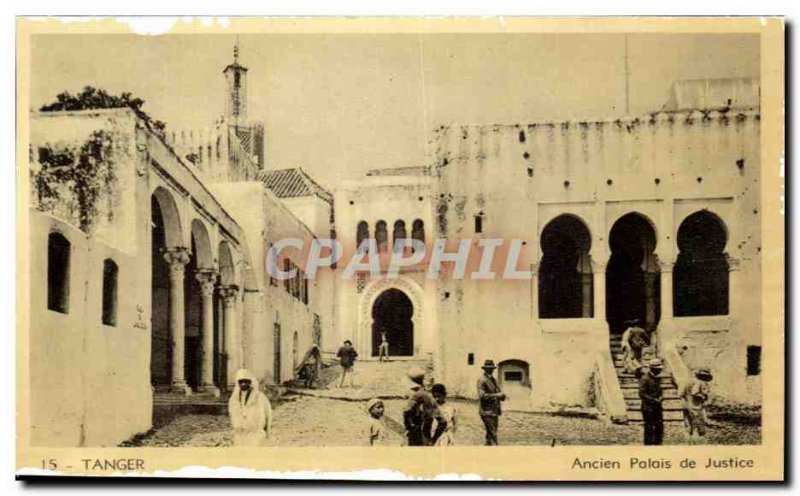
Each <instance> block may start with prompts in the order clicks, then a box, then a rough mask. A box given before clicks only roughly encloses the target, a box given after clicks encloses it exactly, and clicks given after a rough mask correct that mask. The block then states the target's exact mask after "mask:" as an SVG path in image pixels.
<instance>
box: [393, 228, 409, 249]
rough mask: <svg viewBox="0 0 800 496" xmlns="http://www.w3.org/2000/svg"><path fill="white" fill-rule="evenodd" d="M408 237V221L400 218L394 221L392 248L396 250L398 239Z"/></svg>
mask: <svg viewBox="0 0 800 496" xmlns="http://www.w3.org/2000/svg"><path fill="white" fill-rule="evenodd" d="M407 237H408V233H407V232H406V223H405V221H402V220H398V221H395V223H394V231H393V232H392V248H393V249H394V250H395V251H396V250H397V249H398V248H397V240H398V239H406V238H407Z"/></svg>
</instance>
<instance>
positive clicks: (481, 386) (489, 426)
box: [478, 360, 506, 446]
mask: <svg viewBox="0 0 800 496" xmlns="http://www.w3.org/2000/svg"><path fill="white" fill-rule="evenodd" d="M481 368H483V375H482V376H481V378H480V379H478V400H479V401H480V415H481V420H483V425H484V427H486V446H496V445H497V424H498V417H500V414H501V413H502V412H501V409H500V402H501V401H505V399H506V394H505V393H504V392H502V391H500V387H499V386H498V385H497V381H496V380H495V378H494V376H493V375H492V374H494V370H495V369H496V368H497V366H495V364H494V362H493V361H492V360H486V361H485V362H484V363H483V367H481Z"/></svg>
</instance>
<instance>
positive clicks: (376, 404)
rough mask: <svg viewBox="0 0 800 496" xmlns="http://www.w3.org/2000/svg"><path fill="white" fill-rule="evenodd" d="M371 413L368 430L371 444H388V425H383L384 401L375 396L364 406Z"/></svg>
mask: <svg viewBox="0 0 800 496" xmlns="http://www.w3.org/2000/svg"><path fill="white" fill-rule="evenodd" d="M364 409H365V410H366V411H367V413H369V429H368V431H367V434H368V438H369V445H370V446H375V445H381V444H386V427H385V426H384V425H383V410H384V407H383V401H381V400H379V399H377V398H373V399H371V400H369V401H368V402H367V405H366V407H365V408H364Z"/></svg>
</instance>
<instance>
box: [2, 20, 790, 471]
mask: <svg viewBox="0 0 800 496" xmlns="http://www.w3.org/2000/svg"><path fill="white" fill-rule="evenodd" d="M141 24H142V20H140V21H139V23H137V22H136V21H135V20H129V21H125V20H115V19H88V18H87V19H77V20H76V19H73V20H72V22H64V21H62V20H58V19H50V18H20V19H19V20H18V23H17V48H18V57H17V68H16V70H17V76H18V86H17V88H18V89H17V98H18V100H17V112H18V113H17V116H18V134H17V143H18V148H17V158H18V162H17V177H18V185H17V206H18V207H17V212H18V224H17V246H18V250H17V253H18V257H17V299H18V307H17V322H18V325H17V396H16V398H17V402H16V409H17V475H18V476H37V475H84V476H159V477H231V476H233V477H251V478H284V477H286V478H296V477H303V478H338V479H342V478H344V479H373V480H374V479H385V480H404V479H409V480H412V479H413V480H420V479H423V480H435V479H462V480H505V481H515V480H546V481H562V480H577V481H586V480H597V481H600V480H609V481H610V480H639V481H653V480H670V481H672V480H682V481H711V480H742V481H744V480H747V481H776V480H783V478H784V436H785V430H784V420H785V419H784V408H785V406H784V369H785V361H784V339H783V336H784V210H783V202H784V199H783V150H784V147H783V135H784V87H783V82H784V25H783V20H782V19H781V18H755V17H753V18H746V17H744V18H564V19H537V18H502V17H496V18H480V19H479V18H459V19H455V18H451V19H447V18H436V19H433V18H394V19H391V18H347V19H345V18H340V19H337V18H303V19H300V18H297V19H292V18H280V19H278V18H276V19H255V18H253V19H251V18H227V19H199V18H198V19H184V18H181V19H176V20H174V23H172V26H171V27H169V29H164V30H163V32H161V33H155V34H154V33H152V32H151V33H146V32H142V29H141ZM168 24H169V23H168ZM137 26H139V27H138V28H137Z"/></svg>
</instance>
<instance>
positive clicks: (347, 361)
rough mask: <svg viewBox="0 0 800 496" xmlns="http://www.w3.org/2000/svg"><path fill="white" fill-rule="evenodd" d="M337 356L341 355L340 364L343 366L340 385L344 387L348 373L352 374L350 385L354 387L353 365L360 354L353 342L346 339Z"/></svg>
mask: <svg viewBox="0 0 800 496" xmlns="http://www.w3.org/2000/svg"><path fill="white" fill-rule="evenodd" d="M336 356H337V357H339V365H341V366H342V380H341V381H339V387H340V388H341V387H344V379H345V377H347V376H348V375H349V376H350V387H353V386H354V384H353V365H354V364H355V363H356V357H357V356H358V353H357V352H356V350H355V348H353V342H352V341H350V340H349V339H346V340H345V341H344V346H342V347H341V348H339V351H337V352H336Z"/></svg>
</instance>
